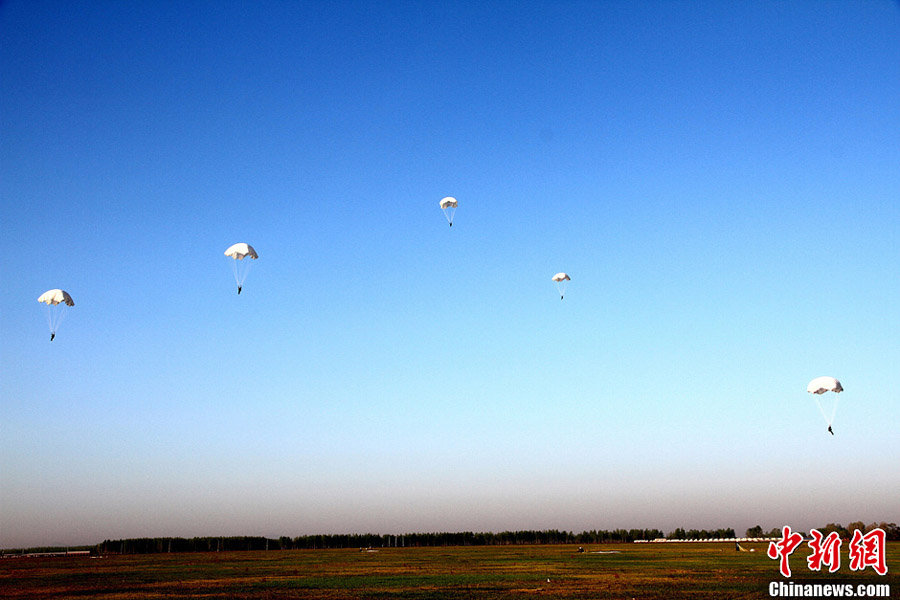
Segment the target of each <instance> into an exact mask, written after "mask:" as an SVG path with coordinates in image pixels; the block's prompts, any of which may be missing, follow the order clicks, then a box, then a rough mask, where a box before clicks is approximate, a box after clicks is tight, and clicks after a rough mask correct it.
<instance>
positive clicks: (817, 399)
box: [814, 394, 837, 427]
mask: <svg viewBox="0 0 900 600" xmlns="http://www.w3.org/2000/svg"><path fill="white" fill-rule="evenodd" d="M814 395H815V397H816V406H818V407H819V412H820V413H822V418H823V419H825V424H826V425H828V426H829V427H830V426H831V421H829V420H828V415H826V414H825V409H824V408H822V403H821V402H820V401H819V394H814ZM835 395H836V394H835ZM835 402H837V400H836V399H835ZM831 418H832V420H833V419H834V414H832V415H831Z"/></svg>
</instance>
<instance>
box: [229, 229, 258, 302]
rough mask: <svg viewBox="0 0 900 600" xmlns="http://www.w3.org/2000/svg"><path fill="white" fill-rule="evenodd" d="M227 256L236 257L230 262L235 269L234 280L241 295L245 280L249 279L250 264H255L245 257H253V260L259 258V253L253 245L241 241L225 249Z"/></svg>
mask: <svg viewBox="0 0 900 600" xmlns="http://www.w3.org/2000/svg"><path fill="white" fill-rule="evenodd" d="M225 256H228V257H230V258H233V259H234V260H232V261H230V262H231V268H232V270H233V271H234V282H235V283H236V284H237V289H238V295H240V293H241V288H242V287H243V285H244V280H245V279H247V273H249V272H250V265H251V264H253V263H251V262H250V261H249V260H244V259H245V258H252V259H253V260H256V259H257V258H259V255H258V254H257V253H256V250H254V249H253V246H251V245H250V244H245V243H243V242H241V243H239V244H234V245H232V246H229V247H228V250H226V251H225Z"/></svg>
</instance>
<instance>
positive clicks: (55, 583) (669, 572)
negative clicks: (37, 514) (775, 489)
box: [0, 542, 900, 600]
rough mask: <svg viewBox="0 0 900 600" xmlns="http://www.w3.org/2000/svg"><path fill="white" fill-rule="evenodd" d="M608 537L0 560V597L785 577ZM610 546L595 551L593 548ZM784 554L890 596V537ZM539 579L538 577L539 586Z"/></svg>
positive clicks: (725, 586)
mask: <svg viewBox="0 0 900 600" xmlns="http://www.w3.org/2000/svg"><path fill="white" fill-rule="evenodd" d="M744 546H745V547H748V548H750V547H752V548H755V550H756V552H754V553H741V552H735V551H734V546H733V544H727V543H708V544H616V545H608V546H586V547H585V550H586V551H587V552H585V553H583V554H579V553H576V549H577V547H575V546H571V545H566V546H489V547H439V548H385V549H379V550H378V551H373V552H360V551H359V550H345V549H342V550H285V551H271V552H221V553H203V554H199V553H198V554H193V553H185V554H155V555H126V556H107V557H103V558H95V559H91V558H82V557H79V558H17V559H4V560H2V561H0V597H3V598H10V599H12V598H23V599H24V598H28V599H41V598H54V599H63V598H103V599H105V600H136V599H147V598H237V599H250V598H253V599H266V598H324V599H329V600H337V599H345V598H347V599H349V598H354V599H357V598H411V599H439V598H450V599H453V598H485V599H489V598H528V597H538V598H644V599H646V598H660V599H662V598H767V597H769V595H768V584H769V582H771V581H779V580H781V581H786V580H783V579H782V578H781V576H780V575H779V573H778V563H777V562H776V561H774V560H771V559H769V558H768V557H766V554H765V549H766V546H765V544H744ZM600 550H604V551H618V552H619V553H609V554H606V553H596V551H600ZM807 552H808V549H806V547H805V546H804V547H803V550H798V551H797V552H795V553H794V554H793V555H792V556H791V568H792V570H793V572H794V576H793V578H792V580H791V581H793V582H794V583H798V582H807V583H808V582H812V581H815V582H820V583H821V582H828V583H850V584H853V585H854V588H855V586H856V585H857V584H860V583H862V584H888V585H890V590H891V592H892V595H891V597H893V598H897V597H898V594H900V543H896V542H894V543H890V544H889V545H888V548H887V563H888V569H889V572H888V574H887V575H886V576H884V577H880V576H878V575H877V574H875V572H874V571H873V570H872V569H871V568H868V569H866V570H865V571H862V572H851V571H850V568H849V562H848V560H847V555H846V549H845V552H844V553H843V556H842V565H841V570H840V572H838V573H835V574H833V575H828V574H818V573H811V572H810V571H808V570H807V568H806V561H805V557H806V555H807ZM548 579H549V581H548Z"/></svg>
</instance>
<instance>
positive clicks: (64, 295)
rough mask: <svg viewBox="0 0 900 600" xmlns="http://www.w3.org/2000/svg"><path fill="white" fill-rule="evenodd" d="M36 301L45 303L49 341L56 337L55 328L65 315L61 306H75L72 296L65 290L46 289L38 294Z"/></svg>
mask: <svg viewBox="0 0 900 600" xmlns="http://www.w3.org/2000/svg"><path fill="white" fill-rule="evenodd" d="M38 302H42V303H43V304H46V305H47V325H48V326H49V327H50V341H51V342H52V341H53V338H55V337H56V330H57V329H58V328H59V325H60V323H62V320H63V317H65V316H66V310H65V309H64V308H63V307H66V306H75V302H74V301H73V300H72V296H70V295H69V292H66V291H65V290H47V291H46V292H44V293H43V294H41V295H40V296H38Z"/></svg>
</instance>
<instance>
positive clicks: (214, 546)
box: [96, 529, 733, 554]
mask: <svg viewBox="0 0 900 600" xmlns="http://www.w3.org/2000/svg"><path fill="white" fill-rule="evenodd" d="M723 531H724V530H723ZM731 531H732V532H733V530H731ZM663 536H664V533H663V532H662V530H660V529H628V530H626V529H614V530H596V529H595V530H591V531H583V532H581V533H573V532H571V531H561V530H558V529H547V530H541V531H537V530H522V531H503V532H499V533H494V532H472V531H462V532H431V533H404V534H398V535H394V534H388V535H383V534H374V533H365V534H319V535H303V536H298V537H293V538H292V537H287V536H282V537H279V538H267V537H261V536H232V537H195V538H177V537H172V538H169V537H165V538H137V539H124V540H105V541H104V542H102V543H101V544H98V545H97V547H96V550H97V552H98V553H100V554H148V553H161V552H218V551H222V552H225V551H229V552H231V551H241V550H301V549H303V550H306V549H310V550H312V549H330V548H395V547H396V548H399V547H424V546H500V545H524V544H607V543H626V542H633V541H635V540H648V541H649V540H653V539H657V538H661V537H663Z"/></svg>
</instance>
